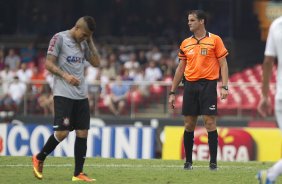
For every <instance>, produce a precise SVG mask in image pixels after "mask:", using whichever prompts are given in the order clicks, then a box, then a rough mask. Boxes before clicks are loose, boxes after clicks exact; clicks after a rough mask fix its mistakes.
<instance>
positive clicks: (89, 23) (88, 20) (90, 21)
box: [83, 16, 96, 32]
mask: <svg viewBox="0 0 282 184" xmlns="http://www.w3.org/2000/svg"><path fill="white" fill-rule="evenodd" d="M83 20H84V21H85V22H86V25H87V27H88V29H89V30H90V31H92V32H94V31H95V29H96V22H95V19H94V18H93V17H91V16H84V17H83Z"/></svg>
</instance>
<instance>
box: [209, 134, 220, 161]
mask: <svg viewBox="0 0 282 184" xmlns="http://www.w3.org/2000/svg"><path fill="white" fill-rule="evenodd" d="M217 138H218V134H217V130H214V131H211V132H208V139H209V149H210V163H215V164H216V160H217V158H216V157H217V146H218V140H217Z"/></svg>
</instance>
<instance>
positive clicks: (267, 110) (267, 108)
mask: <svg viewBox="0 0 282 184" xmlns="http://www.w3.org/2000/svg"><path fill="white" fill-rule="evenodd" d="M271 111H272V109H271V104H270V102H269V99H268V98H261V100H260V102H259V105H258V112H259V114H260V115H261V116H262V117H266V116H267V115H270V114H271Z"/></svg>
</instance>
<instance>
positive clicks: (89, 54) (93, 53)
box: [86, 36, 100, 67]
mask: <svg viewBox="0 0 282 184" xmlns="http://www.w3.org/2000/svg"><path fill="white" fill-rule="evenodd" d="M87 44H88V49H87V51H86V59H87V61H89V63H90V64H91V65H92V66H94V67H99V66H100V56H99V53H98V51H97V48H96V46H95V44H94V42H93V39H92V36H91V37H89V39H87Z"/></svg>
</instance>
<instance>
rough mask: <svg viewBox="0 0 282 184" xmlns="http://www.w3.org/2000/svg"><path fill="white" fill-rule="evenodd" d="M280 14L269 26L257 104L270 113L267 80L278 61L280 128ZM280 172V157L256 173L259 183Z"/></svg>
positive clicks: (281, 121) (281, 118)
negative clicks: (260, 90)
mask: <svg viewBox="0 0 282 184" xmlns="http://www.w3.org/2000/svg"><path fill="white" fill-rule="evenodd" d="M281 31H282V16H280V17H278V18H277V19H276V20H274V21H273V22H272V24H271V26H270V28H269V33H268V37H267V41H266V47H265V52H264V61H263V80H262V97H261V100H260V103H259V106H258V112H259V113H260V114H261V115H262V116H263V117H266V116H267V115H269V114H270V113H271V110H272V109H271V103H270V101H269V98H268V96H269V95H268V93H269V81H270V76H271V73H272V67H273V64H274V62H275V61H276V59H277V61H278V67H277V80H276V82H277V84H276V95H275V116H276V119H277V123H278V126H279V128H280V129H281V130H282V80H281V78H282V32H281ZM281 174H282V159H280V160H279V161H278V162H276V163H275V164H274V165H273V166H272V167H271V168H269V169H267V170H261V171H259V172H258V174H257V178H258V180H259V183H260V184H272V183H274V182H275V181H276V178H277V177H278V176H279V175H281Z"/></svg>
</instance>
